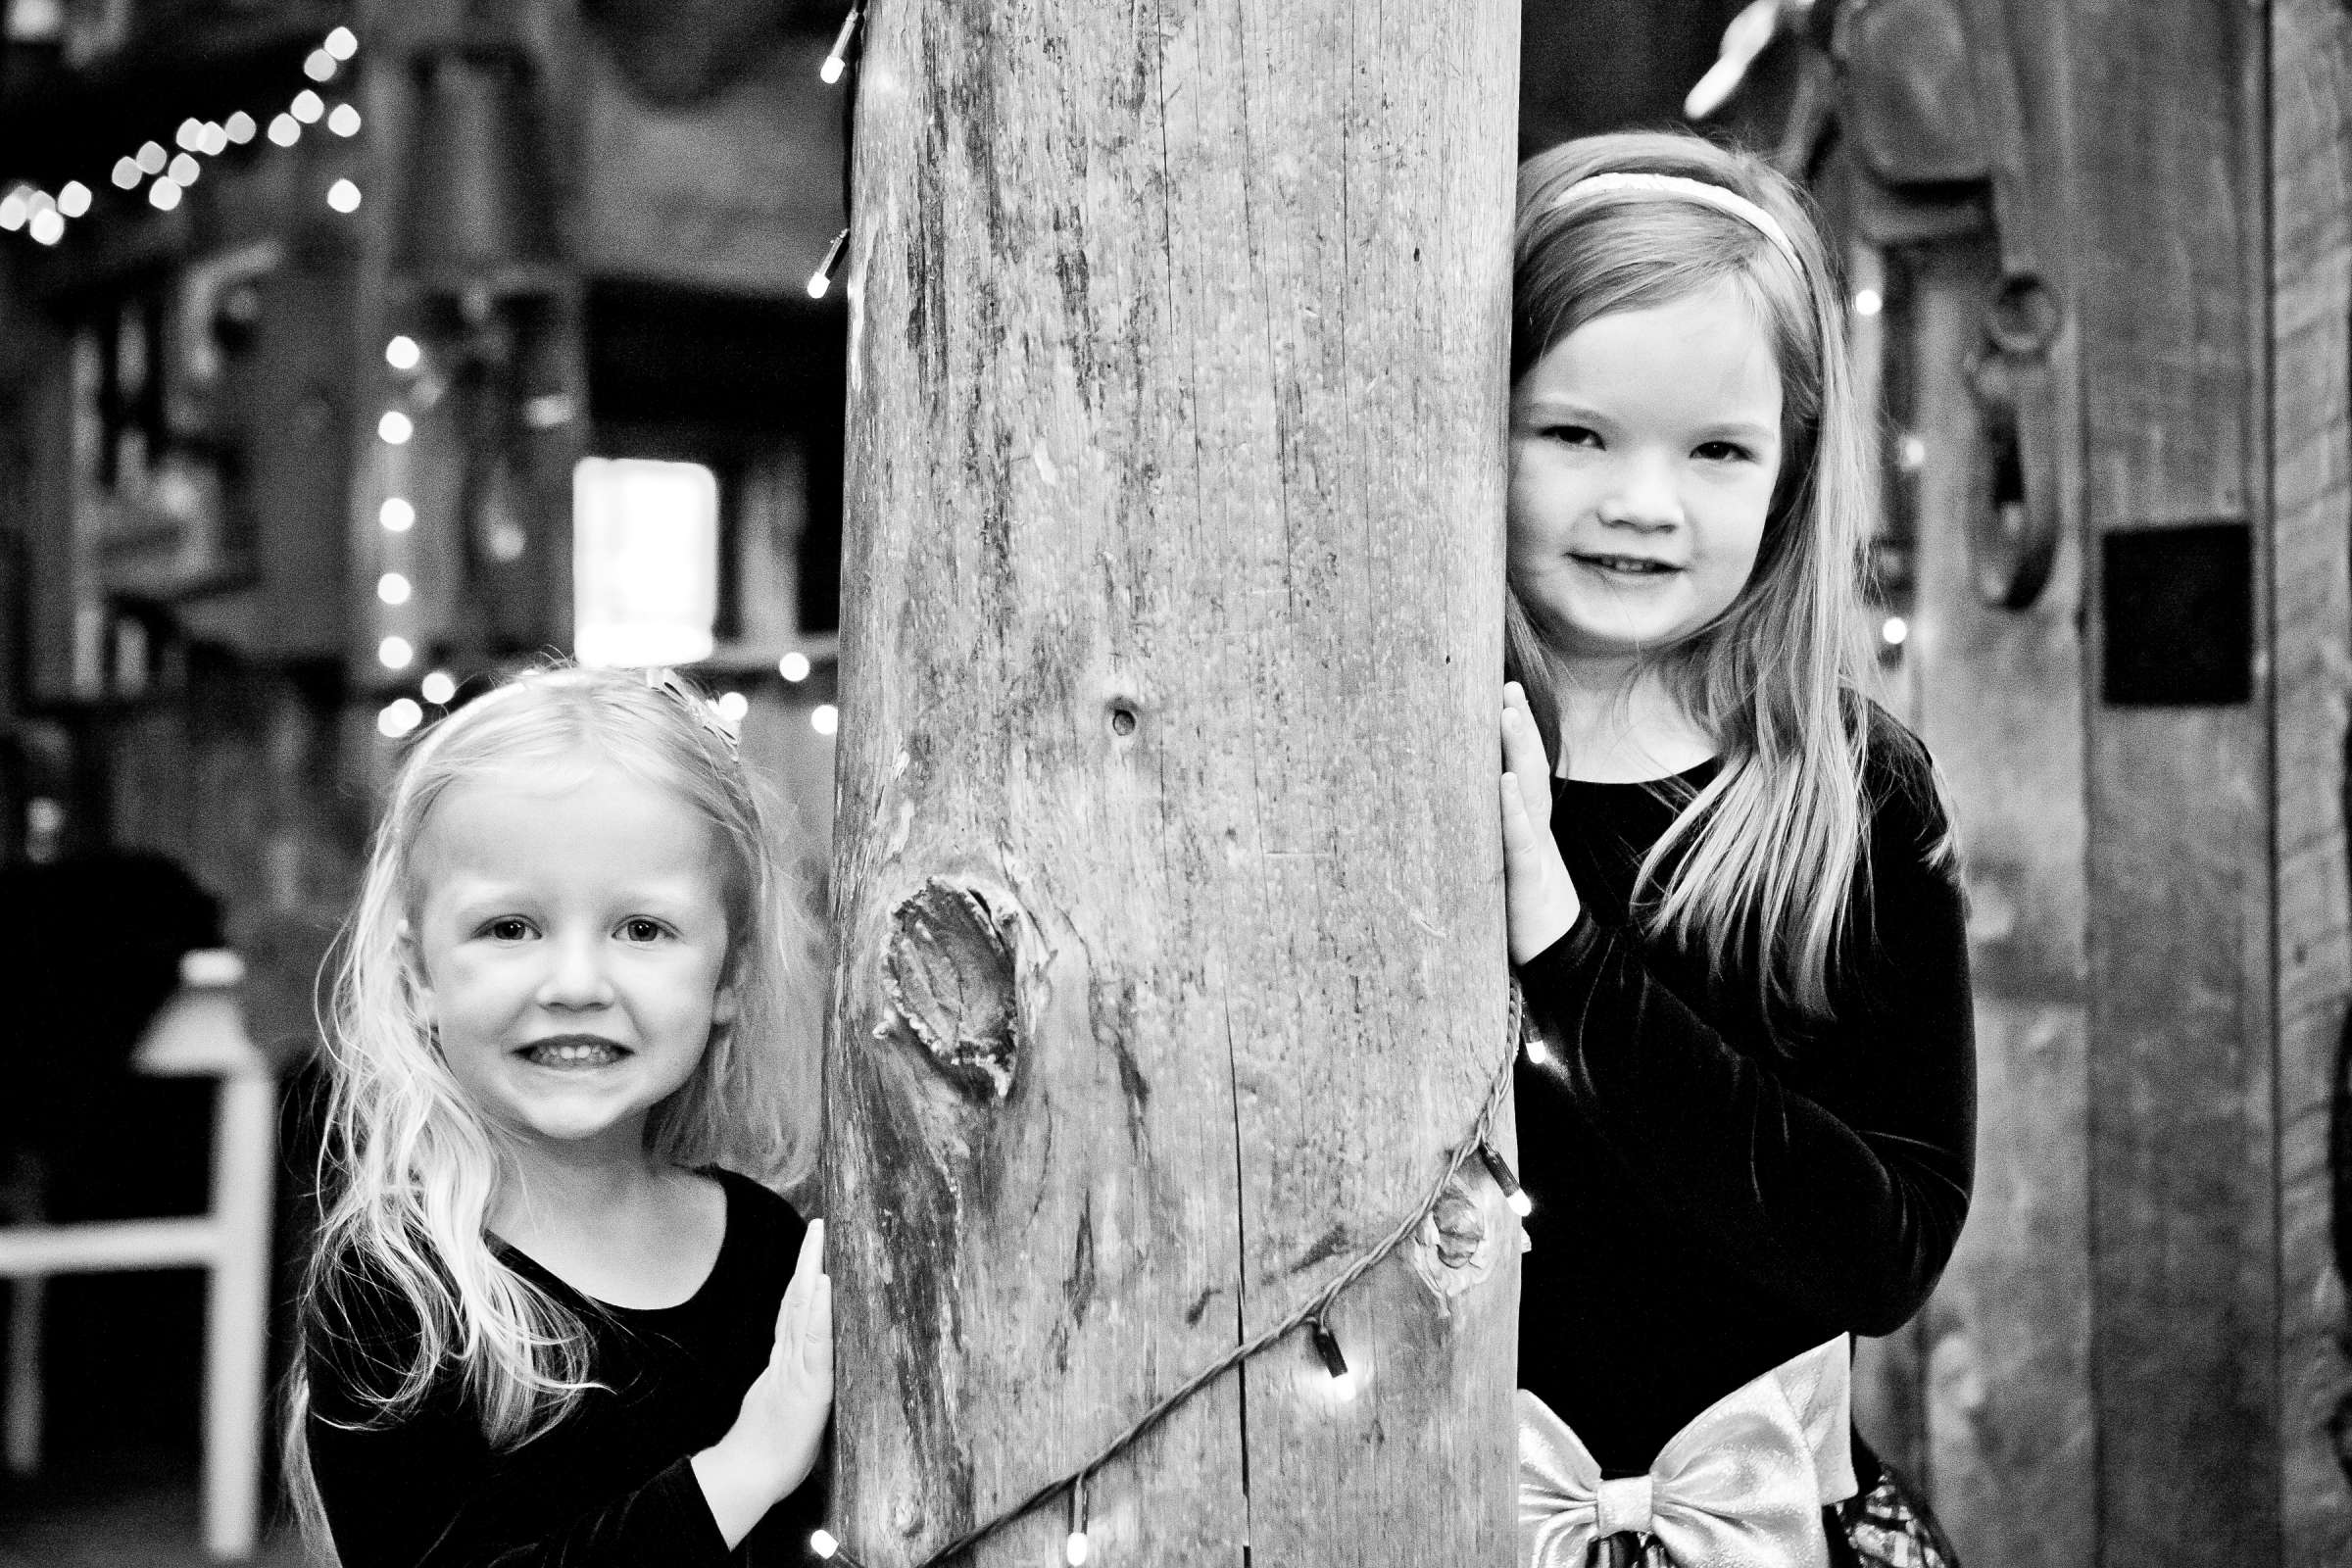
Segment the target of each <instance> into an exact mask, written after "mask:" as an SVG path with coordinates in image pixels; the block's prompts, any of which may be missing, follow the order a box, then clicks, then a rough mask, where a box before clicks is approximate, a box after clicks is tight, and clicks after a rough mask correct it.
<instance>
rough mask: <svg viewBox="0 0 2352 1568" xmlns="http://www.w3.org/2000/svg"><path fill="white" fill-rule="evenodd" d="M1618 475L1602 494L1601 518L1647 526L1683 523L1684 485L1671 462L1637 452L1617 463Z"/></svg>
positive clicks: (1645, 527) (1655, 526)
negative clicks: (1678, 479)
mask: <svg viewBox="0 0 2352 1568" xmlns="http://www.w3.org/2000/svg"><path fill="white" fill-rule="evenodd" d="M1614 478H1615V483H1614V484H1612V485H1611V486H1610V488H1609V490H1608V492H1607V493H1606V494H1605V495H1603V496H1602V498H1601V503H1600V520H1601V521H1603V522H1611V523H1618V524H1621V525H1623V526H1626V527H1630V528H1642V529H1645V530H1646V529H1661V528H1674V527H1679V526H1681V524H1682V522H1683V496H1682V489H1681V487H1680V486H1679V485H1678V484H1677V483H1676V482H1675V472H1674V466H1673V465H1672V464H1671V463H1668V462H1666V461H1665V460H1664V459H1662V458H1655V457H1650V456H1648V455H1645V454H1634V455H1631V456H1629V457H1628V458H1627V459H1626V460H1625V461H1624V462H1623V463H1622V464H1620V465H1619V466H1617V469H1616V472H1615V475H1614Z"/></svg>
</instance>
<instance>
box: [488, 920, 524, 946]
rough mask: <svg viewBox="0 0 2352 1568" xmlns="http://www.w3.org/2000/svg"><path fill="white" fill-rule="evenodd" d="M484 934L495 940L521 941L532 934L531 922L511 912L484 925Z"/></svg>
mask: <svg viewBox="0 0 2352 1568" xmlns="http://www.w3.org/2000/svg"><path fill="white" fill-rule="evenodd" d="M482 934H483V935H484V936H486V937H489V938H490V939H491V940H492V941H494V942H520V941H522V940H523V939H524V938H525V937H527V936H529V935H530V934H531V924H530V922H529V921H528V920H523V919H519V918H517V917H516V916H515V915H511V914H510V915H507V916H506V917H505V918H503V919H498V920H493V921H491V922H490V923H489V924H488V925H486V926H484V927H482Z"/></svg>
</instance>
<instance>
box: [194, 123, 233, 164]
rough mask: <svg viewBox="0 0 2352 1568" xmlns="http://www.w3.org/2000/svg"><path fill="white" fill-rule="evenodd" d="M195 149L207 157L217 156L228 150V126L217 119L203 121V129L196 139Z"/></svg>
mask: <svg viewBox="0 0 2352 1568" xmlns="http://www.w3.org/2000/svg"><path fill="white" fill-rule="evenodd" d="M196 150H197V151H198V152H200V153H202V154H204V156H205V157H207V158H218V157H220V156H221V154H222V153H224V152H226V151H228V127H227V126H225V125H223V124H221V123H220V122H219V121H217V120H208V121H206V122H205V123H204V130H203V133H202V134H201V135H199V136H198V137H197V140H196Z"/></svg>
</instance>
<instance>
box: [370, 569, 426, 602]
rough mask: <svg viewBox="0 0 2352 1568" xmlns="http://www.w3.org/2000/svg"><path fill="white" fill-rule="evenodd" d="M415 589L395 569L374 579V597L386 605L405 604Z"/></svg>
mask: <svg viewBox="0 0 2352 1568" xmlns="http://www.w3.org/2000/svg"><path fill="white" fill-rule="evenodd" d="M416 591H417V590H416V589H415V588H414V587H412V586H411V585H410V583H409V579H408V578H406V577H403V576H402V575H401V574H400V573H399V572H397V571H387V572H385V573H384V574H383V575H382V576H381V577H378V578H376V579H375V597H376V598H378V599H381V600H382V601H383V602H384V603H385V604H387V605H405V604H407V603H408V602H409V596H410V595H411V594H413V593H415V592H416Z"/></svg>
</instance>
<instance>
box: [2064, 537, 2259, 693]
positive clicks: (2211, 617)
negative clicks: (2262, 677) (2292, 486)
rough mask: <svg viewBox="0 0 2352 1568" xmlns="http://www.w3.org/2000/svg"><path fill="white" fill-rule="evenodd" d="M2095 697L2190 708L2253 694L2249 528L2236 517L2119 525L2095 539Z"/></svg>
mask: <svg viewBox="0 0 2352 1568" xmlns="http://www.w3.org/2000/svg"><path fill="white" fill-rule="evenodd" d="M2099 567H2100V572H2099V574H2100V580H2101V583H2102V584H2103V586H2104V595H2103V597H2104V601H2105V607H2104V608H2105V612H2106V613H2105V615H2104V617H2103V618H2104V622H2105V627H2106V636H2105V647H2104V650H2103V653H2104V658H2103V659H2102V661H2101V663H2102V667H2103V670H2104V679H2103V681H2102V684H2101V688H2100V695H2101V696H2102V697H2103V698H2104V700H2105V701H2107V702H2108V703H2110V704H2113V705H2115V706H2118V707H2135V708H2194V707H2211V706H2215V705H2219V704H2224V703H2242V702H2246V701H2248V700H2249V699H2250V698H2252V696H2253V695H2254V534H2253V529H2252V528H2251V527H2249V526H2248V525H2247V524H2246V523H2243V522H2229V521H2222V522H2199V523H2188V524H2184V525H2176V526H2167V527H2148V528H2124V529H2119V530H2117V531H2116V532H2113V533H2109V534H2106V535H2104V536H2102V537H2101V539H2100V540H2099Z"/></svg>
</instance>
